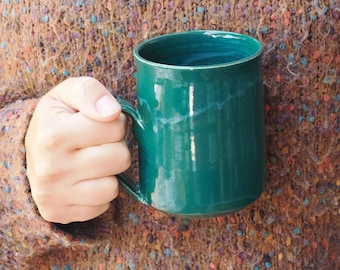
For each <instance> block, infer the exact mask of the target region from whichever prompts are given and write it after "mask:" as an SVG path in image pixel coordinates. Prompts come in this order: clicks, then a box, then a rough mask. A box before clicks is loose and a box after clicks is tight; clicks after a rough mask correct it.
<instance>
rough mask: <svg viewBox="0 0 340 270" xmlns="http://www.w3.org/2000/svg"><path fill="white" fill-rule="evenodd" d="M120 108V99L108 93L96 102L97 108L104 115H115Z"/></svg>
mask: <svg viewBox="0 0 340 270" xmlns="http://www.w3.org/2000/svg"><path fill="white" fill-rule="evenodd" d="M120 108H121V107H120V104H119V103H118V101H117V100H116V99H114V98H113V97H111V96H108V95H105V96H103V97H101V98H100V99H99V100H98V101H97V103H96V109H97V111H98V112H99V113H100V114H101V115H102V116H109V115H113V114H115V113H116V112H117V111H119V110H120Z"/></svg>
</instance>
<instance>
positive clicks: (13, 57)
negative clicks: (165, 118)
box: [0, 0, 340, 270]
mask: <svg viewBox="0 0 340 270" xmlns="http://www.w3.org/2000/svg"><path fill="white" fill-rule="evenodd" d="M339 17H340V6H339V2H338V1H337V0H319V1H315V0H311V1H297V0H292V1H278V0H267V1H258V0H250V1H249V0H237V1H236V0H231V1H220V0H210V1H208V0H201V1H196V0H190V1H189V0H188V1H177V0H171V1H170V0H164V1H153V0H150V1H143V0H138V1H134V0H131V1H121V0H119V1H104V0H98V1H93V0H86V1H85V0H77V1H68V0H63V1H51V0H46V1H37V0H32V1H22V0H0V25H1V27H0V73H1V74H2V75H1V76H0V108H1V111H0V149H1V150H0V205H1V206H0V266H1V267H0V269H54V270H61V269H64V270H66V269H67V270H68V269H186V270H189V269H191V270H193V269H211V270H217V269H254V270H255V269H256V270H257V269H339V268H340V258H339V249H340V246H339V243H340V239H339V235H340V228H339V226H340V225H339V224H340V219H339V214H340V213H339V192H340V113H339V109H340V81H339V77H340V76H339V75H340V68H339V67H340V46H339V41H340V23H339ZM194 29H222V30H229V31H236V32H241V33H245V34H248V35H251V36H254V37H256V38H258V39H259V40H260V41H261V42H263V44H264V45H265V51H264V55H263V71H264V84H265V97H264V98H265V108H264V110H265V116H266V135H267V182H266V187H265V192H264V194H263V195H262V196H261V198H260V199H259V200H258V201H256V202H255V203H254V204H253V205H251V206H250V207H248V208H247V209H244V210H241V211H239V212H237V213H235V214H232V215H229V216H226V217H219V218H213V219H197V220H196V219H193V220H192V219H185V218H178V217H171V216H168V215H166V214H163V213H160V212H158V211H156V210H153V209H151V208H149V207H147V206H144V205H142V204H140V203H138V202H135V201H134V200H133V199H132V198H130V196H128V195H127V194H126V193H125V192H124V191H122V192H121V194H120V197H119V198H118V199H117V200H115V201H114V202H113V203H112V207H111V209H110V210H109V211H108V212H106V213H105V214H104V215H102V216H101V217H99V218H97V219H95V220H92V221H89V222H85V223H74V224H69V225H64V226H60V225H55V224H49V223H47V222H45V221H43V220H42V218H41V217H40V216H39V214H38V213H37V212H36V209H35V206H34V203H33V202H32V199H31V196H30V192H29V186H28V183H27V180H26V178H25V149H24V147H23V143H22V141H23V138H24V135H25V131H26V128H27V125H28V123H29V119H30V115H31V113H32V111H33V110H34V106H35V104H36V103H37V100H38V97H40V96H41V95H43V94H44V93H46V92H47V91H48V90H49V89H51V88H52V87H53V86H54V85H56V84H57V83H59V82H61V81H62V80H64V79H65V78H67V77H69V76H83V75H89V76H94V77H96V78H97V79H98V80H100V81H101V82H102V83H103V84H104V85H106V86H107V87H108V88H109V89H110V90H111V91H112V93H113V94H114V95H120V96H122V97H124V98H127V99H129V100H131V101H133V100H134V99H135V78H134V73H135V66H134V61H133V55H132V50H133V48H134V47H135V46H136V45H137V44H138V43H140V42H141V41H142V40H144V39H146V38H150V37H153V36H157V35H161V34H164V33H172V32H176V31H187V30H194ZM244 109H245V110H246V109H247V108H244ZM135 154H136V151H135V150H134V156H135ZM136 164H137V161H135V165H134V167H133V168H132V169H131V172H132V174H136V171H137V170H138V167H137V165H136Z"/></svg>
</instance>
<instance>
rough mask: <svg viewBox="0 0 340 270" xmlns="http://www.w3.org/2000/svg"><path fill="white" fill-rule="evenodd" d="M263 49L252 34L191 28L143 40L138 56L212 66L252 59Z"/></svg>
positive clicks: (182, 64)
mask: <svg viewBox="0 0 340 270" xmlns="http://www.w3.org/2000/svg"><path fill="white" fill-rule="evenodd" d="M261 53H262V45H261V43H260V42H259V41H258V40H256V39H254V38H252V37H249V36H246V35H242V34H237V33H231V32H224V31H191V32H182V33H175V34H169V35H163V36H158V37H156V38H153V39H150V40H147V41H145V42H143V43H141V44H140V45H139V46H137V47H136V49H135V57H136V58H137V59H138V60H140V61H142V62H149V64H150V63H151V64H152V63H153V64H161V65H170V66H179V67H211V66H215V65H217V66H219V65H233V64H237V63H240V62H245V61H248V60H250V59H252V58H255V57H257V56H259V55H260V54H261Z"/></svg>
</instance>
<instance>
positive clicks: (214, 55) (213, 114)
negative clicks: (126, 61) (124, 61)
mask: <svg viewBox="0 0 340 270" xmlns="http://www.w3.org/2000/svg"><path fill="white" fill-rule="evenodd" d="M261 54H262V46H261V44H260V43H259V42H258V41H257V40H255V39H253V38H251V37H248V36H244V35H240V34H235V33H229V32H221V31H218V32H217V31H192V32H185V33H176V34H171V35H164V36H159V37H157V38H154V39H151V40H148V41H145V42H143V43H142V44H140V45H139V46H137V47H136V49H135V51H134V55H135V60H136V65H137V99H138V109H135V108H133V107H132V106H131V105H130V104H129V103H127V102H125V101H121V104H122V108H123V111H124V112H126V113H128V114H129V115H130V116H131V117H132V119H133V120H134V121H133V122H134V124H133V133H134V136H135V138H136V139H137V141H138V145H139V148H138V151H139V166H140V175H139V180H138V182H134V181H132V180H130V179H128V178H127V177H126V175H124V174H122V175H119V178H120V180H121V184H122V185H123V186H124V187H125V188H127V189H128V191H129V192H130V193H131V194H132V195H133V196H134V197H135V198H137V199H138V200H140V201H141V202H143V203H146V204H148V205H151V206H153V207H154V208H156V209H159V210H161V211H164V212H167V213H170V214H174V215H184V216H190V217H210V216H218V215H224V214H227V213H230V212H233V211H236V210H238V209H241V208H243V207H246V206H247V205H249V204H250V203H252V202H253V201H255V200H256V199H257V198H258V197H259V196H260V195H261V193H262V191H263V187H264V177H265V134H264V113H263V111H264V110H263V88H262V73H261Z"/></svg>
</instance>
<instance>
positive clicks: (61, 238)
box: [0, 99, 71, 269]
mask: <svg viewBox="0 0 340 270" xmlns="http://www.w3.org/2000/svg"><path fill="white" fill-rule="evenodd" d="M37 102H38V99H27V100H19V101H16V102H14V103H11V104H9V105H7V106H5V107H4V108H2V109H1V110H0V151H1V152H0V213H1V215H0V265H3V266H5V267H9V268H10V267H11V266H12V267H13V266H14V265H15V266H24V261H26V260H28V259H29V258H30V257H32V256H36V255H39V253H40V254H41V253H44V252H46V250H47V249H48V248H50V247H51V246H55V245H58V246H64V247H65V246H68V245H69V243H70V241H71V238H70V235H69V234H67V233H65V232H63V231H62V230H59V229H58V228H56V226H55V225H53V224H51V223H48V222H46V221H44V220H43V219H42V218H41V217H40V216H39V213H38V212H37V209H36V207H35V204H34V202H33V199H32V197H31V193H30V188H29V183H28V181H27V178H26V174H25V148H24V137H25V133H26V130H27V127H28V124H29V121H30V118H31V115H32V113H33V111H34V108H35V106H36V104H37ZM19 268H20V267H19ZM5 269H6V268H5Z"/></svg>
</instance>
